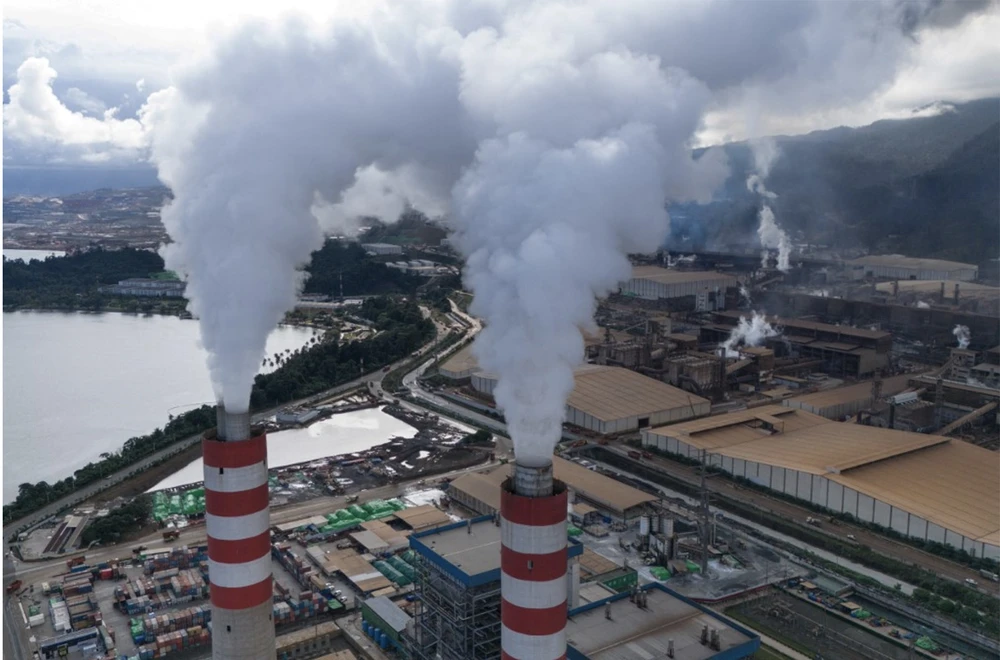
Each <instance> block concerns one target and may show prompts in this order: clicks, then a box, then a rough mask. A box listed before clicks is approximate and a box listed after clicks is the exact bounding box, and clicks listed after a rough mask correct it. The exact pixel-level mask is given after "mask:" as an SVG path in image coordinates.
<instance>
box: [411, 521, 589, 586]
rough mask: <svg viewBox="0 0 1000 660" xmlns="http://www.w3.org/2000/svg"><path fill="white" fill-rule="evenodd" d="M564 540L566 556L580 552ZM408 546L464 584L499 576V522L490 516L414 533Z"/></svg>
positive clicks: (481, 582) (496, 579) (573, 544)
mask: <svg viewBox="0 0 1000 660" xmlns="http://www.w3.org/2000/svg"><path fill="white" fill-rule="evenodd" d="M568 543H569V548H568V551H567V552H568V556H570V557H578V556H580V555H581V554H583V545H581V544H580V543H578V542H576V541H568ZM410 546H411V547H412V548H413V549H414V550H415V551H417V552H418V553H420V554H421V555H422V556H423V557H424V558H426V559H427V560H429V561H431V562H434V563H435V564H436V565H437V566H439V567H440V568H442V569H443V570H445V571H446V572H447V573H449V574H450V575H452V576H453V577H455V578H456V579H458V580H459V581H461V582H462V583H464V584H466V585H468V586H478V585H481V584H486V583H489V582H494V581H498V580H499V579H500V525H498V524H496V522H494V519H493V517H492V516H480V517H478V518H473V519H472V520H466V521H463V522H458V523H452V524H451V525H446V526H444V527H438V528H436V529H430V530H427V531H425V532H418V533H416V534H413V535H412V536H411V537H410Z"/></svg>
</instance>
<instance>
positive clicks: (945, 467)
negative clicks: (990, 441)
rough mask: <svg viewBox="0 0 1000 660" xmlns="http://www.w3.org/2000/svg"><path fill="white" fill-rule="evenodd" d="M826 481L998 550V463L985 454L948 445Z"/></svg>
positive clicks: (967, 446) (956, 442) (958, 444)
mask: <svg viewBox="0 0 1000 660" xmlns="http://www.w3.org/2000/svg"><path fill="white" fill-rule="evenodd" d="M845 426H853V425H845ZM856 428H859V430H860V432H862V433H863V432H866V431H867V430H868V429H869V427H856ZM897 433H899V432H898V431H897ZM828 476H829V478H830V479H832V480H833V481H836V482H837V483H840V484H843V485H844V486H848V487H850V488H853V489H855V490H857V491H859V492H862V493H865V494H866V495H869V496H871V497H876V498H878V499H880V500H882V501H883V502H886V503H887V504H891V505H892V506H895V507H899V508H900V509H903V510H904V511H909V512H910V513H912V514H915V515H918V516H920V517H921V518H925V519H926V520H929V521H931V522H933V523H935V524H937V525H940V526H941V527H945V528H947V529H951V530H954V531H956V532H958V533H959V534H962V535H963V536H966V537H968V538H973V539H978V540H980V541H984V542H986V543H992V544H994V545H1000V507H997V489H998V488H1000V461H998V460H997V455H996V453H995V452H992V451H990V450H988V449H983V448H982V447H976V446H975V445H970V444H969V443H967V442H962V441H959V440H950V441H949V442H946V443H943V444H940V445H937V446H934V447H930V448H927V449H923V450H921V451H916V452H912V453H908V454H905V455H902V456H897V457H895V458H893V459H892V460H888V461H882V462H880V463H874V464H870V465H865V466H860V467H857V468H854V469H852V470H850V471H847V472H843V473H841V474H838V475H828Z"/></svg>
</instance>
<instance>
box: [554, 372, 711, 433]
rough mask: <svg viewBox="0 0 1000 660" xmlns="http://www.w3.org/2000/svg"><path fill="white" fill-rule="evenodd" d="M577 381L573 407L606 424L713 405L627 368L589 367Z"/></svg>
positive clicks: (576, 375)
mask: <svg viewBox="0 0 1000 660" xmlns="http://www.w3.org/2000/svg"><path fill="white" fill-rule="evenodd" d="M574 378H575V380H576V386H575V387H574V388H573V392H572V393H571V394H570V395H569V401H568V404H569V406H570V407H572V408H576V409H577V410H580V411H582V412H585V413H587V414H588V415H590V416H591V417H596V418H597V419H600V420H604V421H608V420H615V419H623V418H626V417H636V416H645V415H649V414H650V413H653V412H659V411H661V410H673V409H676V408H687V407H692V408H693V406H696V405H698V404H706V403H709V401H708V400H707V399H703V398H702V397H700V396H695V395H694V394H691V393H690V392H685V391H684V390H682V389H679V388H676V387H673V386H671V385H667V384H666V383H664V382H662V381H659V380H655V379H653V378H650V377H648V376H643V375H642V374H640V373H637V372H635V371H632V370H630V369H625V368H623V367H605V366H599V365H587V366H585V367H581V368H579V369H577V370H576V372H575V373H574ZM692 416H694V412H693V410H692Z"/></svg>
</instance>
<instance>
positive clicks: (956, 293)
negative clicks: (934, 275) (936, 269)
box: [955, 282, 959, 305]
mask: <svg viewBox="0 0 1000 660" xmlns="http://www.w3.org/2000/svg"><path fill="white" fill-rule="evenodd" d="M958 286H959V284H958V282H955V304H956V305H957V304H958Z"/></svg>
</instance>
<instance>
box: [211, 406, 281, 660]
mask: <svg viewBox="0 0 1000 660" xmlns="http://www.w3.org/2000/svg"><path fill="white" fill-rule="evenodd" d="M216 420H217V428H216V432H215V434H214V435H213V434H212V433H211V432H209V433H207V434H206V435H205V438H204V439H203V440H202V450H203V453H204V458H205V527H206V531H207V534H208V578H209V583H210V584H211V597H212V658H213V660H242V659H253V660H264V659H271V660H273V658H274V657H275V646H274V621H273V619H272V616H271V594H272V586H271V532H270V526H271V522H270V512H269V510H268V490H267V437H266V436H265V434H264V433H257V434H254V432H253V429H251V426H250V413H248V412H247V413H231V412H227V411H226V410H224V408H223V407H222V406H221V405H220V406H219V407H218V408H217V410H216Z"/></svg>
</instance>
